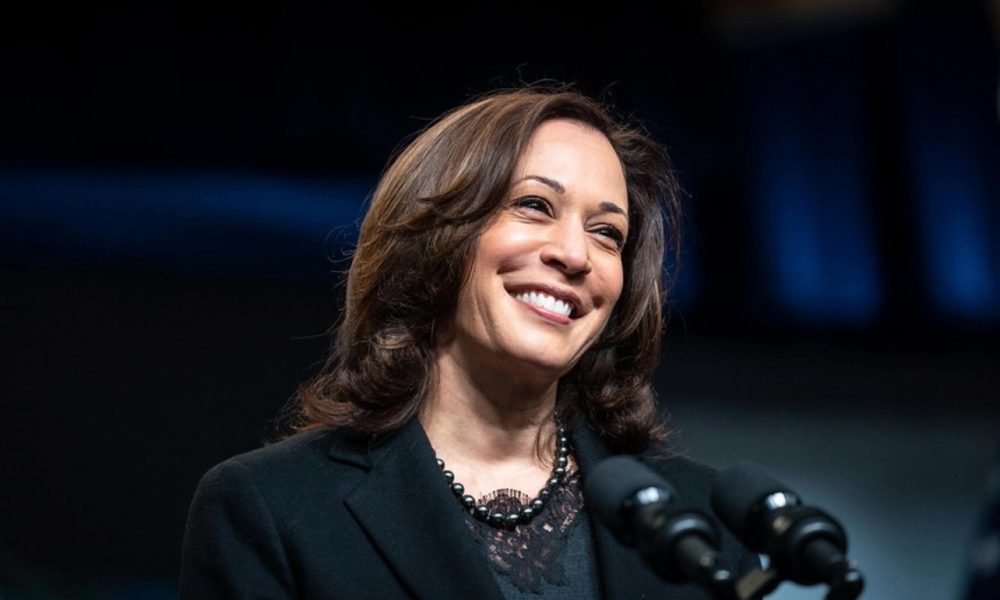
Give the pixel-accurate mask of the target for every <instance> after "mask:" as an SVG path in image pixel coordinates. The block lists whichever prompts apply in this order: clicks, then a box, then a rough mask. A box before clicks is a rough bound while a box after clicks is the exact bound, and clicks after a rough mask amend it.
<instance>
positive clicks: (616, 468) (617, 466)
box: [583, 455, 677, 543]
mask: <svg viewBox="0 0 1000 600" xmlns="http://www.w3.org/2000/svg"><path fill="white" fill-rule="evenodd" d="M649 488H656V489H657V490H658V491H659V493H660V496H661V497H662V498H664V499H665V501H667V502H669V501H671V500H672V499H674V498H676V496H677V494H676V492H675V491H674V489H673V487H672V486H671V485H670V484H669V483H667V481H666V480H665V479H664V478H663V477H661V476H660V475H659V474H657V473H656V472H655V471H653V470H652V469H650V468H649V467H647V466H646V465H644V464H642V463H641V462H639V460H638V459H637V458H635V457H633V456H624V455H623V456H612V457H609V458H606V459H604V460H602V461H601V462H599V463H597V465H595V466H594V468H593V469H591V470H590V473H589V474H587V475H586V477H585V479H584V481H583V497H584V500H585V501H586V502H587V505H588V506H589V508H590V510H591V511H592V512H593V513H594V516H595V517H597V519H598V520H599V521H600V522H601V523H603V524H604V525H605V526H606V527H607V528H608V529H610V530H611V533H613V534H614V535H615V537H617V538H618V539H619V540H620V541H622V542H623V543H629V541H630V540H632V539H634V534H635V532H633V531H631V529H632V527H633V525H632V523H631V522H630V521H629V519H628V518H627V517H626V510H627V506H628V503H629V502H630V501H631V500H632V499H633V497H634V496H635V494H636V492H639V491H640V490H645V489H649Z"/></svg>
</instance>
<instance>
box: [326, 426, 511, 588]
mask: <svg viewBox="0 0 1000 600" xmlns="http://www.w3.org/2000/svg"><path fill="white" fill-rule="evenodd" d="M331 454H332V455H333V456H334V457H335V458H338V459H344V458H348V456H344V455H345V454H348V455H349V454H350V453H349V452H347V451H345V449H343V448H335V449H334V450H333V451H332V452H331ZM359 456H360V455H359V454H357V453H354V454H353V456H352V457H350V458H349V460H351V461H352V462H358V463H362V464H366V466H367V467H368V468H370V471H369V474H368V476H367V478H365V480H364V481H363V482H362V483H361V484H360V485H359V486H358V487H357V488H356V489H355V490H354V491H353V492H352V493H351V494H350V495H349V496H348V497H347V498H346V500H345V503H346V504H347V507H348V510H350V511H351V513H352V514H353V515H354V517H355V519H357V521H358V523H359V524H360V525H361V527H362V528H363V529H364V530H365V532H367V534H368V535H369V536H370V537H371V539H372V541H373V542H374V544H375V545H376V546H377V547H378V549H379V551H380V552H381V554H382V555H383V556H384V557H385V560H386V561H387V562H388V563H389V565H390V566H391V567H392V568H393V569H394V570H395V571H396V572H397V573H398V574H399V576H400V578H401V579H402V581H403V582H404V583H405V585H406V586H407V588H408V589H409V591H410V592H411V593H412V594H413V595H415V596H416V597H419V598H458V597H472V598H477V599H483V600H503V596H502V595H501V593H500V588H499V587H498V586H497V584H496V581H495V580H494V578H493V573H492V571H491V570H490V567H489V564H488V563H487V561H486V557H485V556H484V554H483V551H482V549H481V548H480V546H479V545H478V544H477V543H476V542H475V540H474V539H473V537H472V532H470V531H469V528H468V525H467V524H466V523H465V522H464V517H463V515H462V514H461V508H460V507H459V505H458V503H457V502H456V501H455V498H454V497H453V496H452V494H451V491H450V490H449V489H448V487H447V485H446V484H445V479H444V476H442V475H441V470H440V469H439V468H438V466H437V464H436V463H435V462H434V458H435V457H434V451H433V449H432V448H431V445H430V442H429V441H428V439H427V435H426V434H425V433H424V430H423V428H422V427H421V425H420V423H419V421H418V420H417V419H412V420H411V421H410V422H409V423H408V424H407V425H405V426H404V427H403V429H401V430H400V431H399V432H397V433H395V434H394V435H392V436H391V437H390V438H388V439H386V440H383V441H382V442H381V443H376V445H375V446H374V447H373V448H372V449H371V450H370V452H368V454H367V456H366V457H365V459H364V460H359Z"/></svg>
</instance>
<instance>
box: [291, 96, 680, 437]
mask: <svg viewBox="0 0 1000 600" xmlns="http://www.w3.org/2000/svg"><path fill="white" fill-rule="evenodd" d="M556 118H567V119H572V120H575V121H578V122H580V123H583V124H586V125H588V126H590V127H593V128H594V129H596V130H597V131H600V132H601V133H603V134H604V135H605V136H606V137H607V139H608V140H609V141H610V142H611V145H612V146H613V148H614V149H615V152H616V153H617V154H618V157H619V159H620V160H621V164H622V167H623V170H624V174H625V180H626V185H627V188H628V213H629V230H630V235H629V236H628V240H627V242H626V244H625V247H624V248H623V252H622V263H623V268H624V274H625V277H624V287H623V290H622V293H621V296H620V297H619V300H618V303H617V304H616V305H615V308H614V310H613V312H612V314H611V317H610V319H609V321H608V324H607V326H606V327H605V329H604V330H603V332H602V333H601V335H600V336H599V338H598V339H597V340H596V341H595V343H594V344H593V346H592V347H591V348H590V349H589V350H588V351H587V352H586V353H585V354H584V355H583V356H582V357H581V358H580V360H579V362H578V363H577V364H576V365H575V366H574V367H573V369H572V370H571V371H569V372H568V373H567V374H566V375H565V376H564V377H563V378H562V379H561V380H560V382H559V386H558V399H557V410H558V411H559V412H560V414H561V415H562V416H563V418H565V419H570V418H573V417H574V416H576V415H578V414H582V415H583V416H584V417H585V418H586V419H588V420H589V421H590V423H591V426H592V427H594V428H595V429H596V430H597V432H598V434H599V435H601V436H602V437H603V438H604V439H605V440H606V441H607V442H609V443H611V444H612V446H613V447H616V448H620V449H621V450H624V451H641V450H644V449H645V448H646V447H647V446H648V445H649V444H650V443H651V442H656V441H661V440H662V439H663V438H664V436H665V433H666V431H665V428H664V427H663V425H662V423H661V421H660V419H659V418H658V415H657V410H656V400H655V397H654V394H653V390H652V387H651V378H652V373H653V369H654V368H655V366H656V363H657V361H658V358H659V348H660V336H661V329H662V314H661V309H662V302H663V297H664V293H665V289H666V282H665V281H664V276H663V268H662V263H663V254H664V247H665V241H666V240H665V233H664V232H665V229H666V230H667V231H669V232H670V241H671V242H672V247H673V249H674V251H675V252H676V251H677V248H678V244H677V241H678V238H679V229H680V228H679V221H680V202H679V190H678V185H677V182H676V179H675V177H674V175H673V171H672V168H671V165H670V161H669V158H668V157H667V154H666V152H665V151H664V149H663V148H662V146H660V145H659V144H658V143H656V142H655V141H654V140H653V139H652V138H651V137H650V136H649V135H647V134H646V133H644V132H643V131H641V130H640V129H638V128H637V127H635V126H632V125H629V124H627V123H625V122H623V121H621V120H618V119H617V118H615V117H614V116H612V114H611V112H610V110H609V109H607V108H606V107H604V106H603V105H602V104H600V103H599V102H597V101H595V100H593V99H591V98H589V97H587V96H584V95H583V94H581V93H579V92H577V91H575V90H572V89H568V88H566V87H562V88H558V89H552V88H538V87H529V88H519V89H514V90H503V91H499V92H494V93H491V94H489V95H486V96H484V97H480V98H478V99H476V100H474V101H471V102H469V103H467V104H465V105H463V106H460V107H458V108H456V109H454V110H452V111H450V112H448V113H446V114H444V115H443V116H442V117H440V118H439V119H438V120H436V121H435V122H433V123H431V124H430V125H429V126H428V127H427V128H425V129H424V130H423V131H422V132H421V133H420V134H419V135H418V136H417V137H415V138H414V139H413V140H412V141H411V142H410V143H409V144H408V145H406V146H405V147H404V148H403V149H402V150H401V151H400V152H399V153H398V154H397V155H396V156H395V157H394V159H393V160H391V161H390V162H389V164H388V165H387V167H386V169H385V171H384V172H383V174H382V177H381V179H380V180H379V183H378V185H377V187H376V189H375V191H374V194H373V196H372V199H371V205H370V208H369V210H368V213H367V215H366V216H365V219H364V221H363V223H362V226H361V231H360V235H359V238H358V244H357V248H356V250H355V252H354V255H353V259H352V262H351V267H350V269H349V271H348V277H347V292H346V298H345V305H344V310H343V313H342V315H341V319H340V322H339V325H337V326H336V327H335V328H334V334H335V337H334V341H333V346H332V348H331V351H330V354H329V356H328V357H327V360H326V363H325V365H324V367H323V368H322V370H321V371H320V372H319V374H318V375H317V376H315V377H314V378H313V379H312V380H311V381H309V382H307V383H306V384H305V385H303V386H302V387H301V388H300V389H299V391H298V393H297V398H296V400H297V424H296V428H297V429H310V428H314V427H320V426H334V427H338V428H342V429H346V430H348V431H353V432H355V433H359V434H368V435H378V434H382V433H386V432H389V431H392V430H395V429H397V428H399V427H401V426H402V425H403V424H404V423H406V422H407V421H408V420H409V419H411V418H413V417H414V416H415V415H416V414H417V413H418V411H419V408H420V406H421V404H422V403H423V402H424V400H425V399H426V398H427V395H428V394H429V392H430V390H431V388H432V385H433V378H434V375H435V374H434V353H433V348H434V325H435V322H436V321H438V320H441V319H447V318H449V317H450V316H451V315H452V314H453V311H454V310H455V307H456V302H457V299H458V296H459V291H460V288H461V287H462V285H463V283H464V282H465V278H466V276H467V274H468V272H469V270H470V260H471V257H472V256H473V254H474V251H475V248H476V244H477V243H478V239H479V234H480V232H482V231H483V229H484V227H485V226H486V225H487V224H488V223H489V220H490V219H491V217H493V216H494V215H495V214H496V213H497V211H498V210H499V209H500V207H501V206H502V204H503V201H504V199H505V197H506V195H507V194H508V193H509V189H510V186H511V180H512V177H513V173H514V169H515V167H516V165H517V162H518V159H519V158H520V156H521V154H522V152H523V151H524V149H525V148H526V146H527V144H528V141H529V139H530V138H531V136H532V134H533V133H534V131H535V130H536V129H537V128H538V126H539V125H540V124H541V123H543V122H545V121H547V120H549V119H556ZM665 223H666V227H665Z"/></svg>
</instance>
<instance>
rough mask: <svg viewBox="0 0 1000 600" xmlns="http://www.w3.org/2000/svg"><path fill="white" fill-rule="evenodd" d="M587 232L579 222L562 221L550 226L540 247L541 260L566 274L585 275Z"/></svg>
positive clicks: (588, 264) (588, 255) (587, 265)
mask: <svg viewBox="0 0 1000 600" xmlns="http://www.w3.org/2000/svg"><path fill="white" fill-rule="evenodd" d="M589 242H590V241H589V240H588V239H587V232H586V231H585V230H584V228H583V227H582V226H581V225H580V224H579V223H575V224H574V223H569V222H567V223H564V224H562V226H560V227H552V228H551V229H550V230H549V237H548V239H547V240H546V243H545V245H544V246H543V247H542V251H541V258H542V262H544V263H545V264H547V265H551V266H554V267H556V268H557V269H559V270H560V271H562V272H564V273H566V274H567V275H585V274H587V273H589V272H590V270H591V268H592V265H591V263H590V245H589Z"/></svg>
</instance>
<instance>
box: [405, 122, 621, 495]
mask: <svg viewBox="0 0 1000 600" xmlns="http://www.w3.org/2000/svg"><path fill="white" fill-rule="evenodd" d="M512 181H513V185H512V187H511V189H510V190H509V193H508V194H507V197H506V199H505V202H504V205H503V206H502V207H501V210H500V211H499V212H498V214H497V215H496V217H495V218H494V219H493V220H492V221H491V222H490V223H489V224H488V225H487V227H486V228H485V229H484V230H483V232H482V233H481V235H480V240H479V244H478V247H477V250H476V254H475V256H474V259H473V263H472V266H471V269H470V274H469V277H468V278H467V280H466V283H465V284H464V286H463V288H462V290H461V292H460V297H459V303H458V308H457V310H456V313H455V315H454V316H453V318H452V319H451V321H450V322H448V323H444V324H440V325H441V328H440V335H439V336H438V338H437V339H438V343H437V346H436V348H435V354H436V375H437V378H436V385H435V388H434V392H433V393H432V394H431V397H430V399H429V401H428V402H427V403H426V404H425V405H424V407H423V409H422V410H421V413H420V419H421V422H422V424H423V426H424V429H425V430H426V431H427V434H428V437H429V438H430V440H431V444H432V445H433V446H434V449H435V451H436V452H437V454H438V456H439V457H440V458H442V459H443V460H444V461H445V463H446V465H447V466H448V468H449V469H451V470H452V471H453V472H454V473H455V475H456V480H457V481H460V482H462V484H463V485H465V486H466V489H467V490H468V493H471V494H472V495H473V496H475V497H477V498H479V497H481V496H482V495H484V494H486V493H488V492H490V491H493V490H496V489H500V488H514V489H518V490H522V491H523V492H525V493H526V494H528V495H534V494H535V493H536V492H537V490H538V489H540V488H541V487H542V486H543V485H544V482H545V480H546V479H547V478H548V476H549V471H550V469H551V460H552V453H553V452H554V448H553V447H552V446H551V445H548V446H547V447H546V448H544V449H540V448H538V446H537V442H538V440H540V439H541V440H548V439H549V436H548V435H547V434H549V433H551V432H552V428H553V422H552V419H551V413H552V410H553V409H554V407H555V401H556V390H557V386H558V382H559V379H560V377H562V376H563V375H564V374H566V373H567V372H568V371H569V370H570V369H572V367H573V366H574V365H575V364H576V362H577V361H578V360H579V358H580V357H581V356H582V355H583V354H584V353H585V352H586V351H587V349H588V348H589V347H590V346H591V345H592V344H593V342H594V341H595V340H596V339H597V338H598V337H599V335H600V333H601V331H602V330H603V328H604V327H605V325H606V324H607V322H608V319H609V317H610V315H611V312H612V309H613V308H614V305H615V303H616V302H617V300H618V297H619V296H620V295H621V291H622V285H623V267H622V262H621V246H622V245H623V244H624V240H625V239H626V238H627V235H628V217H627V214H628V194H627V187H626V183H625V176H624V173H623V171H622V167H621V163H620V161H619V159H618V156H617V155H616V153H615V151H614V149H613V148H612V146H611V144H610V142H608V140H607V138H605V137H604V135H603V134H601V133H600V132H598V131H597V130H595V129H593V128H591V127H589V126H587V125H584V124H582V123H579V122H576V121H572V120H568V119H554V120H550V121H546V122H545V123H543V124H542V125H541V126H539V128H538V129H537V130H536V131H535V133H534V135H533V136H532V138H531V140H530V142H529V144H528V147H527V148H526V150H525V153H524V154H523V155H522V157H521V158H520V160H519V162H518V166H517V169H516V170H515V173H514V177H513V180H512ZM529 290H539V291H544V292H547V293H548V294H550V295H553V296H555V297H558V298H561V299H564V300H566V301H568V302H570V303H571V304H572V305H573V311H572V313H571V314H570V315H569V316H568V317H567V316H565V315H563V314H560V313H558V312H555V311H552V310H548V309H546V308H542V307H539V306H536V305H534V304H531V303H529V302H525V301H524V300H523V299H519V298H517V297H515V296H516V295H517V294H519V293H523V292H526V291H529Z"/></svg>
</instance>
